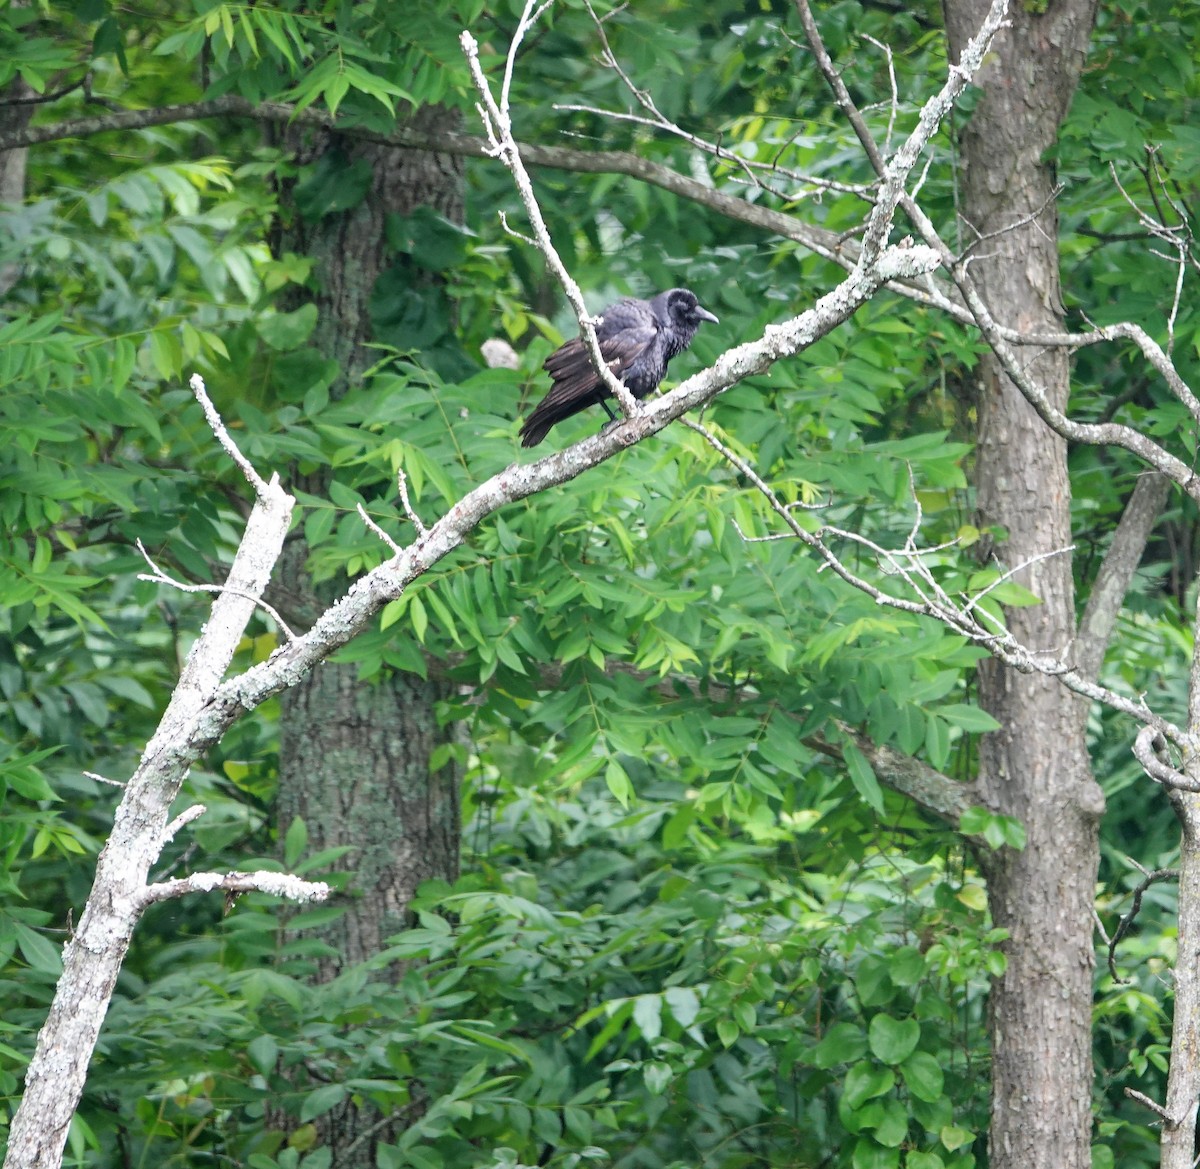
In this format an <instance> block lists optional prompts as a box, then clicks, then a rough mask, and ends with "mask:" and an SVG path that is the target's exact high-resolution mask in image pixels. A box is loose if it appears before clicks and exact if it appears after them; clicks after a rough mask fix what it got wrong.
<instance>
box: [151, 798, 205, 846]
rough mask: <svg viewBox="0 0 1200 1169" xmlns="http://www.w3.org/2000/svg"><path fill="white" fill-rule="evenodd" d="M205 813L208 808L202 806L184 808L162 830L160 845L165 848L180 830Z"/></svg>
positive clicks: (195, 805)
mask: <svg viewBox="0 0 1200 1169" xmlns="http://www.w3.org/2000/svg"><path fill="white" fill-rule="evenodd" d="M207 811H208V808H206V807H205V806H204V805H203V804H193V805H192V806H191V807H190V808H185V809H184V810H183V811H182V812H180V813H179V815H178V816H176V817H175V819H174V820H172V821H171V823H170V824H168V825H167V826H166V827H165V828H164V829H163V834H162V845H163V846H164V847H165V846H166V845H168V844H170V843H171V841H172V840H174V839H175V837H176V836H177V835H178V834H179V831H180V829H182V828H185V827H186V826H187V825H188V824H190V823H191V822H192V821H193V820H199V819H200V817H201V816H203V815H204V813H205V812H207Z"/></svg>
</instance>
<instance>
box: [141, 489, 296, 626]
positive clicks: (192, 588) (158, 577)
mask: <svg viewBox="0 0 1200 1169" xmlns="http://www.w3.org/2000/svg"><path fill="white" fill-rule="evenodd" d="M264 486H265V484H264ZM135 543H136V545H137V550H138V551H139V552H140V553H141V554H142V558H143V559H144V560H145V561H146V563H147V564H148V565H149V566H150V571H149V572H139V573H138V580H144V581H148V582H149V583H150V584H165V585H170V586H171V588H173V589H178V590H179V591H180V592H181V593H225V592H232V593H236V594H237V595H239V596H243V597H245V598H246V599H247V600H251V601H254V603H255V604H256V605H257V606H258V607H259V608H260V609H262V610H263V611H264V612H266V613H267V614H268V615H269V616H270V618H271V620H272V621H274V622H275V624H276V625H278V626H279V630H280V632H281V633H282V634H283V635H284V637H286V638H287V639H288V641H295V639H296V635H295V634H294V633H293V632H292V631H291V629H289V628H288V624H287V622H286V621H284V619H283V618H282V617H281V616H280V615H279V611H278V610H277V609H276V608H275V607H274V606H273V605H269V604H268V603H267V602H266V601H264V600H263V599H262V597H254V596H252V595H251V594H250V593H242V592H238V590H236V589H233V588H231V587H230V586H229V585H218V584H186V583H185V582H184V581H181V580H176V579H175V578H174V577H173V576H168V575H167V574H166V573H165V572H163V570H162V569H161V568H159V566H158V565H157V564H155V563H154V561H153V560H152V559H151V558H150V553H149V552H147V551H146V546H145V545H144V544H143V543H142V541H141V540H140V539H139V540H136V541H135Z"/></svg>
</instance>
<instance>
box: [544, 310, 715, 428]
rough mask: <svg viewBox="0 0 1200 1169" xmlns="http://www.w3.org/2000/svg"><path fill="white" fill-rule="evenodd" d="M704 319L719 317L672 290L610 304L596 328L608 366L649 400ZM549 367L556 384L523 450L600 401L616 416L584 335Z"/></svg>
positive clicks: (556, 355) (558, 353)
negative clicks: (585, 343)
mask: <svg viewBox="0 0 1200 1169" xmlns="http://www.w3.org/2000/svg"><path fill="white" fill-rule="evenodd" d="M701 321H712V322H713V323H714V324H716V323H717V318H716V317H715V316H713V314H712V313H710V312H709V311H708V310H707V309H705V308H701V307H700V302H699V301H698V300H697V299H696V296H695V294H694V293H692V292H689V291H688V290H687V289H686V288H672V289H669V290H668V291H667V292H660V293H659V294H658V295H657V296H656V297H654V298H653V299H652V300H635V299H634V298H632V297H630V298H628V299H626V300H618V301H617V303H616V304H612V305H609V306H608V308H606V309H605V310H604V312H603V313H602V314H601V319H600V323H599V324H598V325H597V326H596V338H597V340H598V341H599V342H600V352H601V354H602V355H603V357H604V360H605V361H607V362H608V368H609V369H611V370H612V371H613V373H614V374H616V376H617V377H618V378H620V379H621V381H622V382H624V383H625V385H626V386H627V387H628V389H629V392H630V393H631V394H632V395H633V396H634V397H635V398H644V397H646V395H647V394H650V393H653V392H654V390H655V388H656V387H657V386H658V383H659V382H661V381H662V379H663V375H664V374H665V373H666V372H667V362H669V361H670V360H671V358H672V357H674V356H675V355H676V354H677V353H682V352H683V351H684V350H685V349H686V348H687V347H688V346H689V345H690V344H691V343H692V338H693V337H694V336H695V335H696V330H697V329H698V328H700V322H701ZM545 369H546V370H547V371H548V372H549V374H550V378H551V380H552V381H553V383H554V384H553V386H551V388H550V392H549V393H548V394H547V395H546V396H545V397H544V398H543V399H542V400H541V401H540V402H539V403H538V404H537V408H536V409H535V410H534V412H533V413H532V414H530V415H529V417H528V418H527V419H525V425H524V426H522V427H521V445H522V446H537V444H538V443H539V442H541V441H542V439H544V438H545V437H546V435H547V434H548V433H549V431H550V427H552V426H553V425H554V424H555V423H556V422H561V421H562V420H563V419H564V418H570V417H571V415H572V414H578V413H579V411H580V410H586V409H587V408H588V407H589V406H594V405H595V404H596V403H597V402H599V403H600V405H601V406H603V407H604V409H605V410H606V411H607V413H608V416H609V418H615V417H616V415H614V414H613V412H612V411H611V410H610V409H609V406H608V402H607V401H605V399H606V398H611V397H612V394H610V393H609V391H608V389H607V387H606V386H605V385H604V383H603V382H602V381H601V380H600V378H599V377H598V376H597V374H596V371H595V369H594V368H593V367H592V359H591V357H590V355H589V354H588V351H587V347H586V346H585V345H584V343H583V339H582V338H581V337H573V338H572V339H571V340H570V341H568V342H567V343H566V344H565V345H561V346H560V347H559V348H558V349H556V350H555V351H554V352H553V353H551V354H550V356H549V357H547V358H546V362H545Z"/></svg>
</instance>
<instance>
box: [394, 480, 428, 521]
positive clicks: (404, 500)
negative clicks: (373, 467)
mask: <svg viewBox="0 0 1200 1169" xmlns="http://www.w3.org/2000/svg"><path fill="white" fill-rule="evenodd" d="M396 486H397V487H398V488H399V489H400V503H401V505H402V506H403V508H404V514H405V515H406V516H408V518H409V520H410V521H411V522H412V526H413V527H414V528H416V529H417V535H418V536H428V535H429V529H428V528H427V527H426V526H425V525H424V523H422V521H421V517H420V516H419V515H417V512H416V509H415V508H414V507H413V505H412V501H411V500H410V499H409V498H408V476H407V475H406V474H405V473H404V468H403V467H399V468H397V470H396Z"/></svg>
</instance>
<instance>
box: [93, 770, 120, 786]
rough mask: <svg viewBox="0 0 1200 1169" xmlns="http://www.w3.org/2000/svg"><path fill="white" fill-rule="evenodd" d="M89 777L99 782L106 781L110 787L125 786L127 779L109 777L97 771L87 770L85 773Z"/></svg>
mask: <svg viewBox="0 0 1200 1169" xmlns="http://www.w3.org/2000/svg"><path fill="white" fill-rule="evenodd" d="M83 774H84V775H85V776H87V778H88V779H94V780H95V781H96V782H97V783H106V784H108V785H109V786H110V787H124V786H125V781H124V780H122V779H109V778H108V777H107V776H103V775H99V774H97V773H96V772H95V771H85V772H84V773H83Z"/></svg>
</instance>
